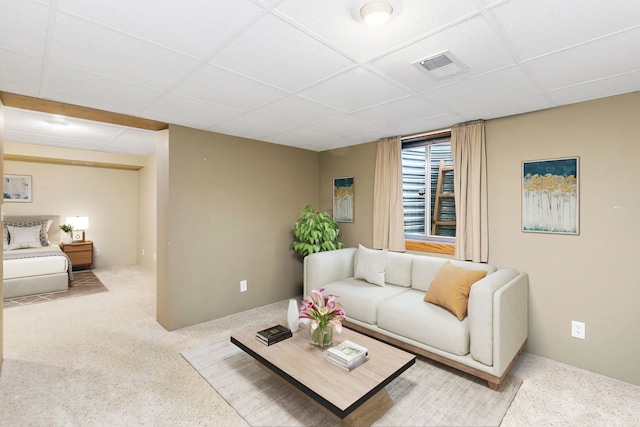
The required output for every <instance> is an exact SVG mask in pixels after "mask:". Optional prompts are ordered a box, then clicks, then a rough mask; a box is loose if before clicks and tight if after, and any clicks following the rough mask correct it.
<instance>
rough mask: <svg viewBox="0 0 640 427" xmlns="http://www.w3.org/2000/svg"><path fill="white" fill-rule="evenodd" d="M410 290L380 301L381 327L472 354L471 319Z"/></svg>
mask: <svg viewBox="0 0 640 427" xmlns="http://www.w3.org/2000/svg"><path fill="white" fill-rule="evenodd" d="M423 296H424V293H423V292H422V291H419V290H409V291H408V292H404V293H402V294H399V295H397V296H395V297H393V298H391V299H389V300H386V301H384V302H382V303H380V306H379V307H378V327H380V328H382V329H385V330H387V331H389V332H392V333H394V334H397V335H401V336H404V337H406V338H409V339H412V340H414V341H418V342H420V343H423V344H426V345H428V346H431V347H435V348H437V349H440V350H442V351H446V352H449V353H453V354H456V355H459V356H464V355H466V354H469V345H470V340H469V319H468V318H465V319H464V320H462V321H459V320H458V318H457V317H456V316H454V315H453V314H452V313H450V312H449V311H448V310H446V309H444V308H442V307H439V306H437V305H434V304H430V303H428V302H425V301H424V300H423Z"/></svg>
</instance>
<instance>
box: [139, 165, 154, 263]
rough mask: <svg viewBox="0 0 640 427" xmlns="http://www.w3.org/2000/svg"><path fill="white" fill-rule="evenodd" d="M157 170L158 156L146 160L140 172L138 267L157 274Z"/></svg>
mask: <svg viewBox="0 0 640 427" xmlns="http://www.w3.org/2000/svg"><path fill="white" fill-rule="evenodd" d="M156 175H157V170H156V154H155V153H154V154H151V155H149V156H147V157H146V158H145V166H144V168H142V169H140V171H138V224H137V227H138V243H137V248H138V252H137V257H136V259H137V262H138V265H141V266H142V267H144V268H146V269H147V270H149V271H151V272H154V273H155V272H156V265H157V264H156V259H155V257H156V246H157V197H156V189H157V179H156Z"/></svg>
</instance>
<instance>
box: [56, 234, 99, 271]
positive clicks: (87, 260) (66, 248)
mask: <svg viewBox="0 0 640 427" xmlns="http://www.w3.org/2000/svg"><path fill="white" fill-rule="evenodd" d="M60 248H61V249H62V252H64V253H65V254H67V256H68V257H69V259H70V260H71V267H73V270H75V269H76V267H87V268H91V265H93V242H92V241H91V240H85V241H84V242H74V243H67V244H64V243H60Z"/></svg>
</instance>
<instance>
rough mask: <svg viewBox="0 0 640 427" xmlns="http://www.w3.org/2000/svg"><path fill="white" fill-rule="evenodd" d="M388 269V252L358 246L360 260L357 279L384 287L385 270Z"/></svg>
mask: <svg viewBox="0 0 640 427" xmlns="http://www.w3.org/2000/svg"><path fill="white" fill-rule="evenodd" d="M386 267H387V250H386V249H384V250H378V249H368V248H365V247H364V246H362V245H358V260H357V261H356V271H355V278H356V279H364V280H366V281H367V282H369V283H371V284H373V285H378V286H384V270H385V268H386Z"/></svg>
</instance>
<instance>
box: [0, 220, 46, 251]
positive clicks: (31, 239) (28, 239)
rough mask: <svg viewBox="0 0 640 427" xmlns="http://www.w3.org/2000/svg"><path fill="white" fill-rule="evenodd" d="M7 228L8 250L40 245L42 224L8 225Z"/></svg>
mask: <svg viewBox="0 0 640 427" xmlns="http://www.w3.org/2000/svg"><path fill="white" fill-rule="evenodd" d="M7 230H9V246H8V248H7V249H8V250H14V249H24V248H40V247H42V243H40V231H41V230H42V225H34V226H33V227H16V226H13V225H8V226H7Z"/></svg>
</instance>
